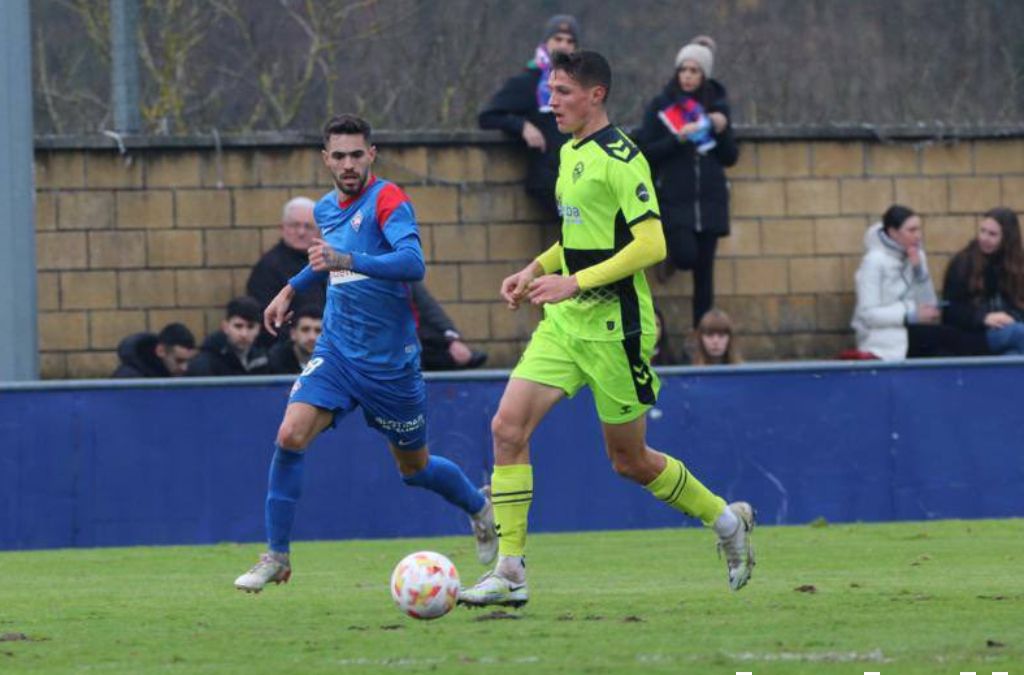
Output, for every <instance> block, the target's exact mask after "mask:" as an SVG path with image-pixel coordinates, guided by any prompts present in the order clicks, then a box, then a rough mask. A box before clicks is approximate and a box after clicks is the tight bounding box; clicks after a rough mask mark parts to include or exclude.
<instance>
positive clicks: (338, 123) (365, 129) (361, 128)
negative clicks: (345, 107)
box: [324, 113, 373, 148]
mask: <svg viewBox="0 0 1024 675" xmlns="http://www.w3.org/2000/svg"><path fill="white" fill-rule="evenodd" d="M372 133H373V129H371V128H370V123H369V122H367V121H366V120H364V119H363V118H362V117H359V116H358V115H352V114H350V113H344V114H342V115H335V116H334V117H332V118H331V119H329V120H327V123H326V124H324V147H325V148H326V147H327V144H328V143H330V142H331V136H362V137H363V138H365V139H366V144H367V145H369V144H370V135H371V134H372Z"/></svg>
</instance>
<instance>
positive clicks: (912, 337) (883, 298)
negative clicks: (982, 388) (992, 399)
mask: <svg viewBox="0 0 1024 675" xmlns="http://www.w3.org/2000/svg"><path fill="white" fill-rule="evenodd" d="M922 237H923V226H922V224H921V217H920V216H918V215H917V214H916V213H914V211H912V210H911V209H909V208H907V207H906V206H900V205H899V204H894V205H893V206H890V207H889V208H888V209H887V210H886V211H885V213H884V214H883V215H882V221H881V222H880V223H875V224H874V225H872V226H871V227H870V228H868V231H867V232H866V233H865V235H864V249H865V253H864V258H863V260H861V263H860V267H859V268H858V269H857V275H856V288H857V305H856V308H855V309H854V313H853V320H852V322H851V324H850V325H851V326H852V327H853V329H854V331H855V332H856V336H857V349H858V350H860V351H861V352H867V353H869V354H873V355H874V356H876V357H878V358H879V359H881V360H883V361H902V360H903V359H906V358H922V357H933V356H965V355H970V354H977V353H983V351H984V346H983V344H981V342H980V341H979V340H977V339H976V338H975V337H973V336H971V335H970V334H968V333H966V332H964V331H962V330H958V329H956V328H953V327H951V326H944V325H941V324H940V323H939V319H940V317H941V313H940V310H939V302H938V298H937V297H936V295H935V287H934V286H933V285H932V277H931V274H930V273H929V271H928V261H927V257H926V256H925V252H924V248H923V247H922Z"/></svg>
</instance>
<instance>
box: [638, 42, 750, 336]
mask: <svg viewBox="0 0 1024 675" xmlns="http://www.w3.org/2000/svg"><path fill="white" fill-rule="evenodd" d="M698 39H700V40H701V44H696V43H691V44H688V45H686V46H685V47H683V48H682V49H681V50H679V54H678V55H677V56H676V61H675V67H676V69H675V72H674V73H673V74H672V78H671V79H670V80H669V81H668V83H667V84H666V85H665V88H664V90H663V91H662V92H661V94H659V95H658V96H656V97H654V99H653V100H652V101H651V102H650V103H649V104H648V105H647V109H646V111H645V112H644V123H643V127H642V128H641V129H640V131H639V132H637V134H636V141H637V144H638V145H639V146H640V149H641V150H642V151H643V153H644V155H645V156H646V157H647V161H648V162H650V164H651V171H652V173H653V174H654V184H655V187H656V189H657V191H658V204H659V205H660V206H661V220H662V224H663V227H664V228H665V243H666V246H667V248H668V256H669V261H670V262H671V264H672V265H674V266H675V267H677V268H679V269H684V270H689V269H692V270H693V286H694V291H693V295H694V297H693V325H694V326H696V325H697V324H698V322H699V321H700V319H701V317H702V316H703V315H704V313H705V312H706V311H708V309H710V308H711V306H712V304H713V303H714V284H713V282H714V262H715V250H716V249H717V247H718V238H719V237H725V236H728V235H729V185H728V181H727V180H726V177H725V167H729V166H732V165H733V164H735V163H736V160H737V159H738V158H739V150H738V148H737V146H736V141H735V139H734V137H733V132H732V124H731V122H730V111H729V102H728V98H727V95H726V91H725V87H723V86H722V85H721V84H720V83H719V82H717V81H716V80H713V79H711V73H712V65H713V62H714V57H713V53H712V51H711V49H710V48H709V47H707V46H705V45H706V44H713V42H711V41H710V40H709V39H708V38H705V37H701V38H698ZM693 103H697V104H699V106H700V110H701V111H702V112H703V114H704V115H705V116H706V119H705V120H704V122H699V121H695V122H690V123H688V124H686V125H684V126H683V127H682V128H678V129H677V130H676V131H671V130H670V127H669V124H668V123H667V122H666V121H665V119H664V118H666V117H669V116H668V115H666V114H664V113H666V111H669V110H670V109H672V108H673V107H674V106H682V105H689V106H692V104H693ZM702 124H703V125H707V128H706V129H704V131H705V132H706V133H709V134H710V136H711V140H712V141H713V143H709V142H707V141H705V140H703V138H702V137H701V136H700V134H699V132H700V131H701V126H702ZM709 145H710V146H712V147H710V148H709V147H708V146H709ZM699 148H703V150H701V149H699ZM668 270H669V271H671V268H668Z"/></svg>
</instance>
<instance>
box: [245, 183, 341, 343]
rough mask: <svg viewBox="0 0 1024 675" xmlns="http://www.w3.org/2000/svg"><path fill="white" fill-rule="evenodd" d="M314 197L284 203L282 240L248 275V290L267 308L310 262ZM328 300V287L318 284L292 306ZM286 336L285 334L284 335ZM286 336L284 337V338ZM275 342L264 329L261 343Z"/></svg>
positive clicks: (313, 230) (313, 224) (318, 304)
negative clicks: (290, 280) (289, 281)
mask: <svg viewBox="0 0 1024 675" xmlns="http://www.w3.org/2000/svg"><path fill="white" fill-rule="evenodd" d="M314 206H315V204H314V203H313V200H312V199H308V198H306V197H295V198H294V199H292V200H291V201H289V202H288V203H287V204H285V205H284V211H283V213H282V215H281V240H280V241H279V242H277V244H276V245H275V246H274V248H272V249H270V250H269V251H267V252H266V253H264V254H263V257H262V258H260V259H259V261H258V262H257V263H256V265H255V266H254V267H253V268H252V272H250V274H249V281H248V282H247V283H246V285H245V288H246V293H247V294H248V295H249V296H250V297H253V298H255V299H256V302H258V303H260V309H261V310H262V309H266V307H267V305H269V304H270V301H271V300H273V299H274V296H275V295H277V293H278V291H280V290H281V289H282V288H283V287H284V285H285V284H286V283H288V280H289V279H291V278H292V277H293V276H295V275H296V274H298V273H299V270H301V269H302V268H303V267H305V266H306V263H308V262H309V255H308V253H307V251H308V250H309V247H310V245H311V244H312V243H313V238H314V237H315V236H316V234H317V232H318V230H317V226H316V223H315V222H314V220H313V207H314ZM326 300H327V288H326V286H323V285H317V286H315V287H313V288H310V289H309V290H307V291H303V292H302V293H298V294H296V296H295V301H294V304H293V305H292V306H293V307H304V306H306V305H311V306H316V307H320V308H321V309H322V308H323V306H324V303H325V302H326ZM281 335H282V336H284V333H282V334H281ZM282 339H283V338H282ZM275 341H276V339H275V338H274V336H273V335H270V334H269V333H267V332H266V331H263V333H261V335H260V340H259V342H260V344H264V345H270V344H273V343H274V342H275Z"/></svg>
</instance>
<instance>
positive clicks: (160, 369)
mask: <svg viewBox="0 0 1024 675" xmlns="http://www.w3.org/2000/svg"><path fill="white" fill-rule="evenodd" d="M195 355H196V338H195V336H193V335H192V331H190V330H189V329H188V327H187V326H185V325H184V324H180V323H169V324H167V325H166V326H164V328H163V330H161V331H160V332H159V333H158V334H156V335H154V334H153V333H145V332H143V333H135V334H134V335H129V336H128V337H126V338H125V339H123V340H121V344H119V345H118V346H117V357H118V358H119V359H120V360H121V364H120V365H119V366H118V367H117V370H115V371H114V373H113V374H112V375H111V377H117V378H120V377H181V376H182V375H184V374H185V371H186V370H187V369H188V362H189V360H191V359H192V357H194V356H195Z"/></svg>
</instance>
